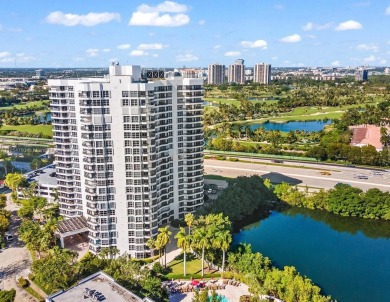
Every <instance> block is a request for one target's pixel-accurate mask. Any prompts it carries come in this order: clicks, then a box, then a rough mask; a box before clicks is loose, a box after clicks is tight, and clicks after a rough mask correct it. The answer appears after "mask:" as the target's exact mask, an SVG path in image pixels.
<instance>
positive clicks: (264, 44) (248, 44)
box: [241, 40, 268, 49]
mask: <svg viewBox="0 0 390 302" xmlns="http://www.w3.org/2000/svg"><path fill="white" fill-rule="evenodd" d="M241 46H242V47H244V48H261V49H267V47H268V43H267V41H264V40H256V41H253V42H252V41H241Z"/></svg>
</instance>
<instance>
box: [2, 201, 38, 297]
mask: <svg viewBox="0 0 390 302" xmlns="http://www.w3.org/2000/svg"><path fill="white" fill-rule="evenodd" d="M9 195H10V194H7V197H8V200H7V206H6V208H5V209H6V210H8V211H11V225H10V228H9V233H11V234H12V235H13V236H14V240H13V241H12V242H11V243H9V244H8V248H7V249H5V250H1V253H0V288H3V289H5V290H10V289H12V288H15V289H16V300H15V301H18V302H19V301H21V302H24V301H36V300H35V298H31V299H30V295H28V294H27V293H26V292H25V291H24V290H22V289H21V288H19V287H18V286H17V283H16V279H17V278H18V277H19V276H27V275H28V274H29V272H30V269H29V267H30V266H31V256H30V253H29V252H28V251H27V249H26V248H25V246H24V243H23V242H22V241H20V240H19V238H18V227H19V225H20V222H21V220H20V218H19V217H18V216H17V214H16V212H17V210H18V206H16V205H15V204H14V203H13V202H12V201H11V200H10V196H9Z"/></svg>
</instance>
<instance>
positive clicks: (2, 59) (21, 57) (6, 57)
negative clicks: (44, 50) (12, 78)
mask: <svg viewBox="0 0 390 302" xmlns="http://www.w3.org/2000/svg"><path fill="white" fill-rule="evenodd" d="M35 60H36V58H35V57H32V56H29V55H26V54H25V53H24V52H20V53H16V54H15V56H12V55H11V53H9V52H8V51H4V52H0V63H11V62H15V61H16V62H18V63H28V62H31V61H35Z"/></svg>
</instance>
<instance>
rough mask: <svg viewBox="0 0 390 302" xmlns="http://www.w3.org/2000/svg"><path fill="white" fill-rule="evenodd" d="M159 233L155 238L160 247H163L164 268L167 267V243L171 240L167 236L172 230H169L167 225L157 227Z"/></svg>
mask: <svg viewBox="0 0 390 302" xmlns="http://www.w3.org/2000/svg"><path fill="white" fill-rule="evenodd" d="M158 232H159V234H158V235H157V240H159V241H160V243H161V247H163V248H164V257H165V261H164V262H165V263H164V264H165V268H166V267H167V245H168V243H169V242H170V241H171V238H170V237H169V236H170V235H171V234H172V232H171V231H170V230H169V226H166V227H164V228H159V229H158Z"/></svg>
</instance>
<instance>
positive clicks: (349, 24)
mask: <svg viewBox="0 0 390 302" xmlns="http://www.w3.org/2000/svg"><path fill="white" fill-rule="evenodd" d="M357 29H363V25H361V24H360V23H359V22H357V21H354V20H348V21H345V22H341V23H340V24H339V25H337V26H336V28H335V30H338V31H342V30H357Z"/></svg>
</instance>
